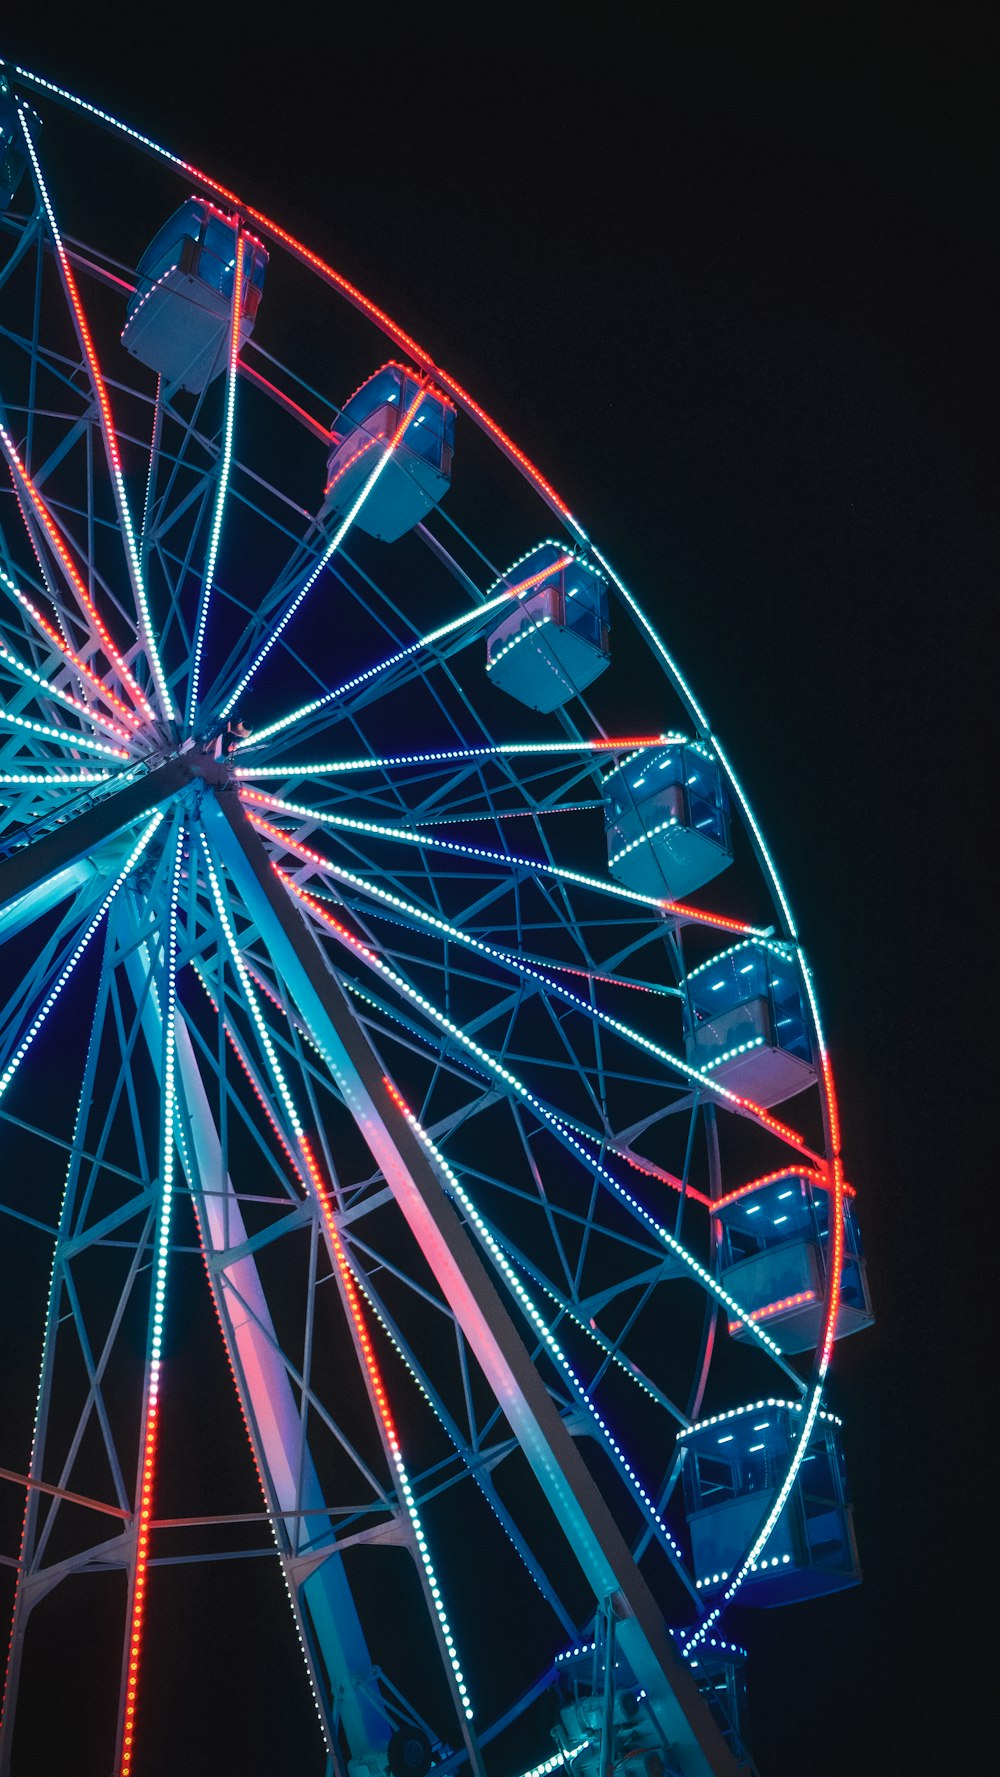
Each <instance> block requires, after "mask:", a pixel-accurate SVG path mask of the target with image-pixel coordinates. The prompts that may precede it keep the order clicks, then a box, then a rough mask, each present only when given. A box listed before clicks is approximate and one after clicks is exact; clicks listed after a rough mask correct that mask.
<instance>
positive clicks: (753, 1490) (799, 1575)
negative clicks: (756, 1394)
mask: <svg viewBox="0 0 1000 1777" xmlns="http://www.w3.org/2000/svg"><path fill="white" fill-rule="evenodd" d="M802 1414H803V1408H802V1405H801V1404H800V1403H793V1402H790V1401H775V1400H767V1401H751V1402H750V1403H749V1404H748V1405H747V1406H745V1407H737V1408H735V1409H734V1410H733V1411H732V1412H730V1413H719V1414H716V1415H714V1416H713V1417H712V1418H711V1419H705V1420H702V1421H701V1423H700V1424H699V1425H694V1426H692V1427H691V1429H690V1430H689V1431H684V1432H681V1433H680V1434H679V1439H678V1443H679V1447H680V1448H681V1449H682V1450H683V1451H684V1470H683V1481H684V1507H685V1512H686V1515H687V1523H688V1531H689V1534H690V1538H691V1555H692V1562H693V1566H694V1572H695V1584H696V1586H697V1587H698V1590H699V1591H700V1592H702V1593H704V1594H706V1595H707V1596H708V1597H709V1598H711V1597H712V1596H713V1595H717V1594H719V1593H720V1592H722V1591H723V1590H724V1589H725V1587H726V1585H727V1584H728V1582H729V1581H730V1580H731V1579H732V1578H734V1577H735V1574H736V1573H737V1572H738V1571H739V1568H740V1566H741V1563H742V1561H743V1560H744V1559H745V1551H746V1550H748V1549H749V1548H750V1547H751V1546H752V1544H753V1542H754V1539H755V1537H756V1536H757V1534H758V1532H759V1530H760V1528H761V1526H762V1524H763V1522H764V1519H765V1516H766V1514H767V1513H768V1511H769V1509H770V1508H771V1507H772V1506H773V1505H774V1504H775V1503H776V1500H777V1496H778V1492H779V1489H780V1487H781V1486H782V1483H783V1481H784V1478H785V1476H786V1475H787V1473H788V1469H789V1465H790V1463H791V1460H792V1456H793V1453H794V1451H795V1447H796V1444H797V1441H798V1433H799V1426H800V1424H801V1421H802ZM839 1428H840V1420H839V1419H837V1418H836V1417H835V1416H834V1415H833V1414H832V1413H820V1414H819V1415H818V1417H817V1419H816V1422H815V1424H814V1426H813V1430H812V1435H811V1437H810V1439H809V1447H808V1450H807V1452H806V1455H805V1456H804V1457H803V1459H802V1463H801V1465H800V1467H799V1470H798V1473H797V1474H796V1476H795V1479H794V1481H793V1482H792V1486H791V1490H790V1492H789V1494H788V1498H787V1500H786V1502H785V1505H784V1507H783V1509H782V1512H781V1515H780V1517H779V1518H778V1521H777V1523H776V1524H775V1526H774V1529H773V1530H772V1532H771V1534H770V1536H769V1538H768V1540H767V1542H766V1543H765V1545H764V1547H763V1549H762V1550H761V1552H760V1555H759V1557H758V1559H757V1560H756V1561H755V1562H754V1563H753V1565H752V1566H751V1568H750V1569H749V1571H748V1572H747V1575H746V1577H745V1579H744V1580H743V1583H742V1586H741V1589H740V1594H739V1596H740V1598H741V1599H744V1600H745V1601H746V1603H747V1604H759V1605H764V1606H766V1607H769V1606H772V1605H777V1604H795V1603H798V1602H799V1601H800V1600H801V1599H805V1598H818V1597H821V1596H822V1595H823V1593H825V1592H839V1591H841V1590H843V1588H844V1587H846V1586H855V1585H857V1584H858V1582H859V1580H860V1578H861V1570H860V1567H859V1565H858V1552H857V1545H856V1543H855V1539H854V1517H853V1513H852V1511H851V1507H850V1503H849V1500H848V1494H847V1481H846V1475H845V1470H844V1455H843V1450H842V1447H841V1442H840V1431H839Z"/></svg>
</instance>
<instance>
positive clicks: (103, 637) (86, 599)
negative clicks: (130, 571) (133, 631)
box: [0, 423, 156, 721]
mask: <svg viewBox="0 0 1000 1777" xmlns="http://www.w3.org/2000/svg"><path fill="white" fill-rule="evenodd" d="M0 442H2V444H3V447H4V454H5V456H6V458H7V462H8V465H9V467H10V471H11V475H12V477H13V480H14V483H15V487H17V485H18V484H20V487H21V489H23V491H24V493H25V494H27V496H28V499H29V501H30V502H31V505H32V507H33V509H34V512H35V516H36V518H37V519H38V521H39V523H40V524H41V526H42V529H43V530H44V531H45V534H46V536H47V537H48V539H49V542H50V543H51V545H52V548H53V549H54V550H55V552H56V555H57V556H58V557H59V560H60V562H61V563H62V566H63V569H64V571H65V573H66V575H67V578H68V579H69V582H70V585H71V586H72V588H73V590H74V592H75V593H76V595H77V598H78V599H79V600H80V603H81V605H82V606H83V609H84V610H85V611H86V613H87V616H88V617H89V618H90V621H91V623H92V624H93V626H94V629H95V631H96V634H97V636H98V638H99V640H100V644H101V647H102V648H103V650H104V653H105V654H106V656H107V658H108V660H109V662H110V663H111V665H112V666H113V667H114V670H115V672H116V673H117V675H118V677H119V679H120V680H121V682H122V684H123V685H126V686H127V687H128V690H129V693H130V695H131V696H132V697H133V699H134V700H135V702H136V704H137V705H138V707H139V708H140V709H141V710H142V711H143V713H144V715H146V716H148V717H149V719H150V721H154V720H155V716H156V712H155V711H154V709H153V706H152V704H151V703H150V702H149V699H148V698H147V697H146V695H145V693H144V692H143V691H142V689H141V688H140V686H139V684H138V681H137V680H136V679H135V678H134V677H133V675H132V673H131V672H130V671H129V669H128V667H127V666H126V665H125V661H124V659H123V657H122V655H121V654H120V653H119V651H118V649H117V648H116V647H115V644H114V642H113V641H112V640H111V636H110V634H109V633H108V628H107V625H106V624H105V622H104V620H103V618H102V617H101V614H100V612H99V611H98V609H97V606H96V605H95V604H94V601H93V599H92V598H91V596H90V593H89V592H88V591H87V588H86V586H85V585H84V582H83V578H82V576H81V574H80V570H79V568H78V567H77V565H76V563H75V562H74V560H73V557H72V556H71V555H70V552H69V550H68V549H67V547H66V544H65V543H64V542H63V539H62V535H61V533H60V531H59V527H58V526H57V524H56V522H55V519H54V518H53V517H52V514H51V513H50V511H49V509H48V507H47V505H46V504H45V501H44V500H43V499H42V496H41V494H40V493H39V491H38V489H37V487H36V486H35V484H34V482H33V481H32V479H31V476H30V475H29V474H28V471H27V469H26V468H25V466H24V464H23V463H22V461H21V458H20V456H19V454H18V450H17V446H16V445H15V443H14V440H13V439H12V438H11V435H10V433H9V432H8V431H7V429H6V427H5V426H4V425H3V424H2V423H0Z"/></svg>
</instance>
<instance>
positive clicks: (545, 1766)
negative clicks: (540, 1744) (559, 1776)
mask: <svg viewBox="0 0 1000 1777" xmlns="http://www.w3.org/2000/svg"><path fill="white" fill-rule="evenodd" d="M590 1744H591V1742H590V1741H589V1740H580V1741H578V1742H577V1744H576V1745H575V1746H569V1747H567V1749H566V1751H565V1752H554V1753H553V1754H552V1757H551V1758H545V1759H543V1760H542V1762H541V1764H540V1765H532V1767H531V1770H530V1771H523V1772H522V1773H521V1777H551V1773H552V1772H553V1771H558V1770H565V1768H566V1766H567V1765H569V1764H572V1762H573V1760H574V1759H575V1758H579V1756H580V1754H581V1752H586V1750H587V1747H588V1746H589V1745H590Z"/></svg>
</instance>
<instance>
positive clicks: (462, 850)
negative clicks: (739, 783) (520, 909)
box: [240, 785, 767, 938]
mask: <svg viewBox="0 0 1000 1777" xmlns="http://www.w3.org/2000/svg"><path fill="white" fill-rule="evenodd" d="M240 796H241V798H242V800H243V802H244V803H247V804H250V805H252V806H253V807H259V808H269V809H272V810H273V811H274V812H275V813H276V814H287V815H291V816H292V817H293V819H295V820H301V821H315V822H316V823H317V825H318V826H321V827H328V828H335V829H340V830H343V831H344V832H348V833H371V834H373V835H374V836H375V837H376V838H378V839H395V840H398V841H399V842H400V843H401V844H403V845H416V846H418V847H424V848H425V849H426V850H428V851H443V852H449V853H451V855H452V856H454V857H463V858H482V859H484V860H485V862H486V863H489V864H500V865H502V866H503V868H504V870H505V871H511V870H527V871H529V872H530V874H531V875H532V876H552V877H554V878H555V879H556V881H557V882H575V883H577V884H578V885H579V886H580V887H581V888H588V889H596V890H597V892H598V893H599V894H602V895H611V896H612V897H613V898H614V899H615V900H618V901H628V902H629V904H630V905H631V906H638V907H654V908H656V909H657V911H658V912H661V913H668V914H673V915H676V916H677V917H678V918H681V919H690V920H693V921H695V922H696V923H697V924H699V925H706V926H712V927H716V928H718V930H719V931H723V932H732V931H736V932H742V933H745V934H746V935H748V936H750V937H754V938H763V937H766V936H767V933H766V932H764V931H762V930H760V929H759V928H758V927H757V926H749V925H746V924H745V923H744V921H743V920H740V919H729V918H727V916H726V915H725V914H721V913H704V912H702V910H701V908H700V907H689V906H688V904H687V902H685V901H662V900H659V899H658V898H657V896H656V895H642V894H639V892H638V891H637V890H636V889H628V888H623V887H622V885H621V884H620V883H617V882H614V881H613V880H612V879H611V878H610V877H600V876H587V875H586V874H585V873H584V872H583V871H581V870H570V869H567V868H566V867H565V866H563V865H561V864H550V863H549V862H548V860H547V859H544V858H522V857H518V856H517V854H516V853H515V852H505V851H491V850H488V849H487V848H485V847H483V846H479V845H461V844H459V842H458V840H456V839H436V838H435V837H434V835H433V834H431V833H414V832H411V831H410V829H409V828H407V827H390V826H386V825H384V824H383V823H382V822H379V821H362V820H356V819H355V817H354V816H353V815H346V814H334V813H332V812H326V811H324V810H323V809H320V808H307V807H305V806H304V805H303V804H302V803H299V802H287V801H284V800H283V799H282V798H281V797H279V796H270V795H268V794H266V792H265V791H263V790H254V789H252V788H251V787H250V786H249V785H246V786H244V788H243V789H242V790H241V791H240ZM282 837H283V838H285V837H287V835H282ZM292 843H293V844H294V843H295V842H294V839H293V840H292ZM321 862H322V863H323V864H324V866H325V865H326V862H327V860H326V859H322V860H321Z"/></svg>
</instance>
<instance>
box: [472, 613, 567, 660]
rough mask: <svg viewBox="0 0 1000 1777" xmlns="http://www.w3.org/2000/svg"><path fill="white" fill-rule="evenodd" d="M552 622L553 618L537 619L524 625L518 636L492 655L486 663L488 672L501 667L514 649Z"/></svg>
mask: <svg viewBox="0 0 1000 1777" xmlns="http://www.w3.org/2000/svg"><path fill="white" fill-rule="evenodd" d="M552 621H553V619H552V617H550V616H549V617H537V618H536V619H535V620H534V622H533V623H522V625H521V627H520V629H519V630H518V631H517V633H516V635H513V636H511V638H510V641H509V642H504V645H503V647H502V648H498V649H497V650H496V652H495V653H494V654H491V655H490V657H489V659H488V660H487V662H486V671H487V672H488V673H491V672H492V671H493V669H494V667H496V666H498V665H499V663H500V661H501V660H502V659H503V657H504V655H505V654H509V653H510V651H511V649H512V648H516V647H517V645H518V643H519V642H526V641H527V639H528V637H529V636H531V635H534V634H535V632H536V630H539V629H544V628H545V625H546V624H547V623H551V622H552Z"/></svg>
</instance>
